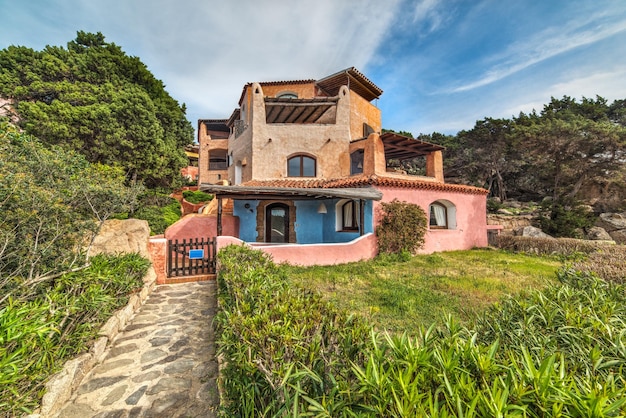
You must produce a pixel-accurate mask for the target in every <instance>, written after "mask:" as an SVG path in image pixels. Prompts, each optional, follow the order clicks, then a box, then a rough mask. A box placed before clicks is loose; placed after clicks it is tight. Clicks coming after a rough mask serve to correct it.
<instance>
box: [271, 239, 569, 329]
mask: <svg viewBox="0 0 626 418" xmlns="http://www.w3.org/2000/svg"><path fill="white" fill-rule="evenodd" d="M561 265H562V263H561V262H560V261H559V260H557V259H555V258H548V257H538V256H530V255H522V254H512V253H508V252H504V251H499V250H490V249H477V250H469V251H452V252H444V253H436V254H431V255H418V256H415V257H412V258H411V259H410V260H409V261H405V262H401V261H391V260H389V259H385V258H379V259H376V260H372V261H367V262H360V263H351V264H344V265H339V266H325V267H319V266H318V267H307V268H305V267H293V266H284V267H283V268H284V271H285V272H286V274H287V276H288V277H289V278H290V280H293V281H294V283H298V284H300V285H302V286H303V287H305V288H308V289H312V290H315V291H319V292H321V293H322V294H323V295H324V297H325V298H327V299H328V300H331V301H333V302H335V303H336V304H337V305H339V306H341V307H343V308H345V309H347V310H348V311H350V312H355V313H359V314H362V315H365V316H366V317H368V318H369V319H370V320H371V322H372V323H373V324H374V325H375V326H376V327H377V328H378V329H387V330H390V331H407V332H408V333H411V329H415V328H417V327H419V326H420V325H424V326H430V325H431V324H432V323H433V322H440V321H441V320H442V319H443V318H444V317H445V316H446V315H447V314H452V315H453V316H454V317H455V318H456V319H458V320H459V321H461V322H463V321H465V320H467V319H468V318H469V317H470V315H472V313H473V312H480V311H481V310H483V309H484V308H485V307H487V306H488V305H490V304H492V303H493V302H496V301H497V300H498V299H500V298H501V297H502V296H504V295H505V294H517V293H520V292H522V291H524V290H527V289H530V288H539V287H542V286H544V285H545V284H546V283H548V282H550V281H553V280H555V279H556V276H555V272H556V270H557V269H558V268H559V267H560V266H561Z"/></svg>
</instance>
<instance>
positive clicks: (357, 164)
mask: <svg viewBox="0 0 626 418" xmlns="http://www.w3.org/2000/svg"><path fill="white" fill-rule="evenodd" d="M364 153H365V151H363V150H362V149H358V150H356V151H354V152H353V153H352V154H350V175H354V174H361V173H363V155H364Z"/></svg>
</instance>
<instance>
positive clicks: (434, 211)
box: [428, 200, 456, 229]
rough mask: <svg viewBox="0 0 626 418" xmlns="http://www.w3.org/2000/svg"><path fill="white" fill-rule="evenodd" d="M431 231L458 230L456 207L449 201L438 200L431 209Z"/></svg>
mask: <svg viewBox="0 0 626 418" xmlns="http://www.w3.org/2000/svg"><path fill="white" fill-rule="evenodd" d="M428 212H429V222H428V224H429V227H430V229H456V207H455V206H454V204H453V203H452V202H449V201H447V200H437V201H435V202H433V203H431V204H430V207H429V210H428Z"/></svg>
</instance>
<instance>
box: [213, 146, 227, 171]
mask: <svg viewBox="0 0 626 418" xmlns="http://www.w3.org/2000/svg"><path fill="white" fill-rule="evenodd" d="M227 168H228V154H227V153H226V150H218V149H216V150H212V151H210V152H209V170H226V169H227Z"/></svg>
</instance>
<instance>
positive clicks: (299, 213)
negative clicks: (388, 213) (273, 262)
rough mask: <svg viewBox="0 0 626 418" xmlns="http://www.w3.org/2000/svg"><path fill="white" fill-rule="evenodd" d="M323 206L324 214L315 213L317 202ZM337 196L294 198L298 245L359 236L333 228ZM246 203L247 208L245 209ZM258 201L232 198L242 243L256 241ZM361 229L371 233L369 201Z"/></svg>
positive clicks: (342, 240) (370, 203) (334, 226)
mask: <svg viewBox="0 0 626 418" xmlns="http://www.w3.org/2000/svg"><path fill="white" fill-rule="evenodd" d="M322 202H323V203H324V205H326V211H327V213H317V210H318V208H319V206H320V203H322ZM337 202H339V199H328V200H298V201H296V202H295V206H296V222H295V225H294V228H295V230H296V239H297V240H298V244H317V243H330V242H349V241H352V240H354V239H356V238H358V237H359V232H358V231H355V232H340V231H337V230H336V225H337V223H336V205H337ZM246 204H248V205H249V206H250V207H249V208H246V207H245V205H246ZM258 204H259V201H258V200H235V201H234V206H233V215H235V216H238V217H239V222H240V224H239V225H240V227H239V238H240V239H242V240H243V241H246V242H256V240H257V231H256V220H257V206H258ZM364 210H365V230H364V233H369V232H373V225H372V222H373V221H372V219H373V203H372V201H366V202H365V207H364Z"/></svg>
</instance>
